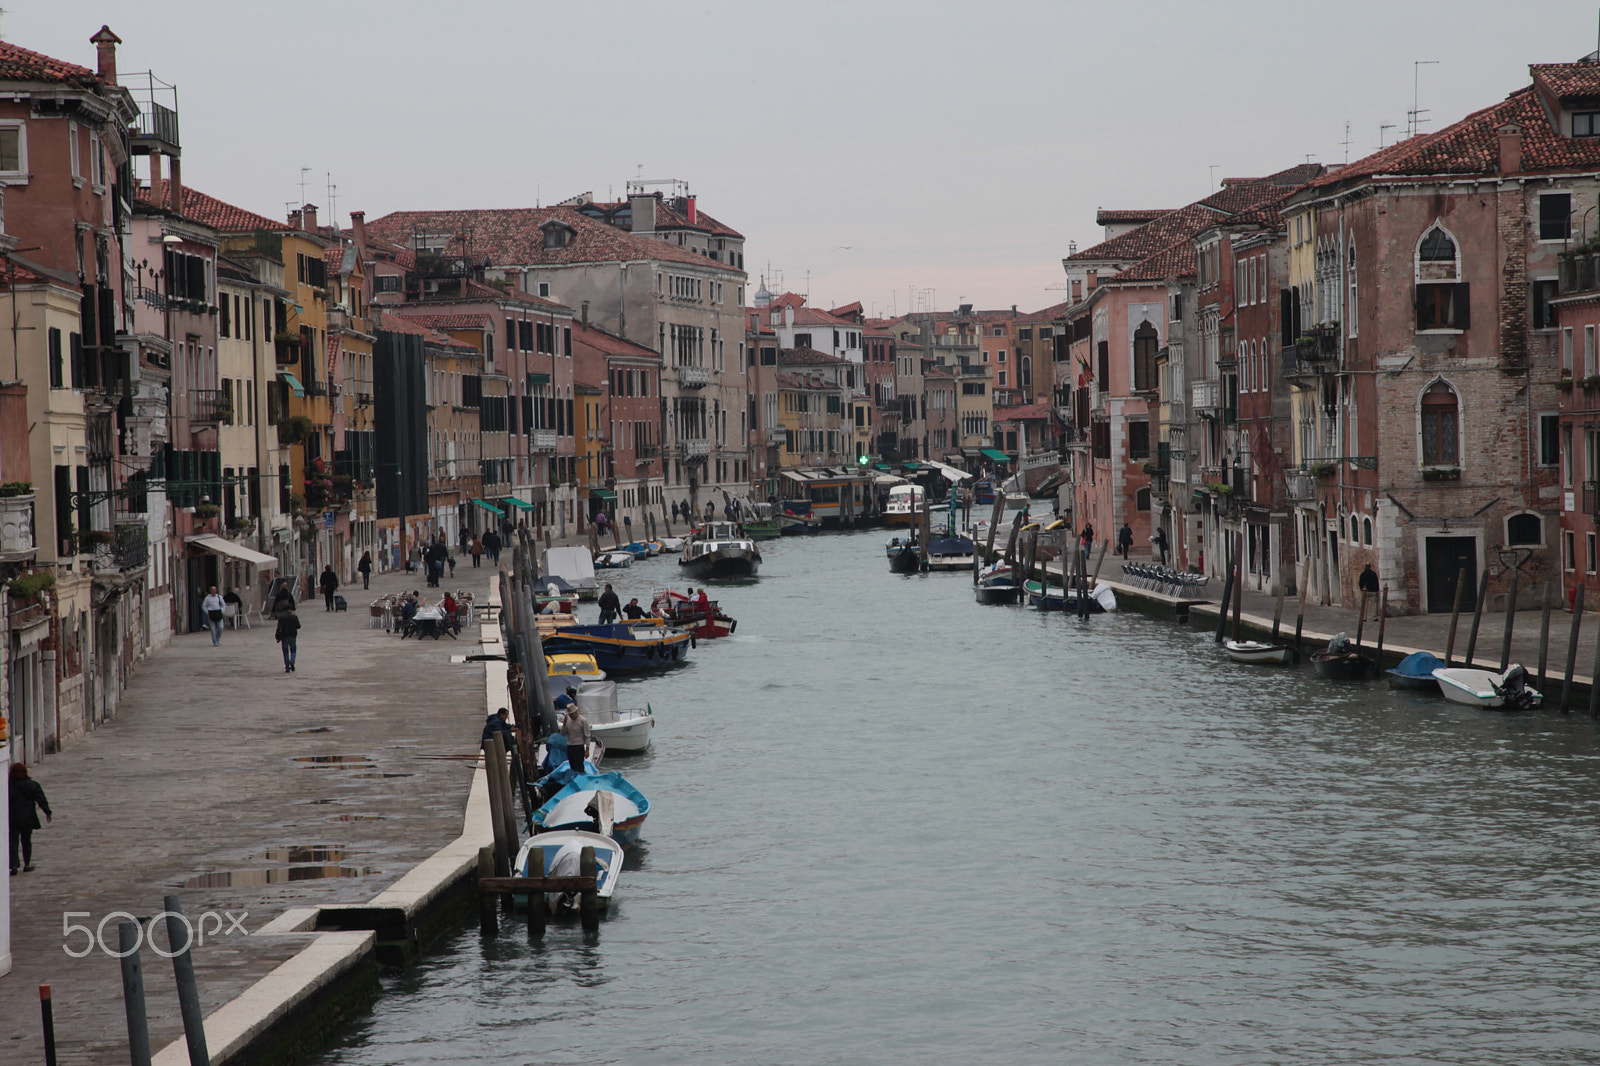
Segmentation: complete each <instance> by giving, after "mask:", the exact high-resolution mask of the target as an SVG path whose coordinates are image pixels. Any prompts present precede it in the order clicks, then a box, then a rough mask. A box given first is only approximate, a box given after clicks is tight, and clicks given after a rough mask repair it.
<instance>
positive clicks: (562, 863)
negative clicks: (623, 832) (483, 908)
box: [512, 829, 622, 914]
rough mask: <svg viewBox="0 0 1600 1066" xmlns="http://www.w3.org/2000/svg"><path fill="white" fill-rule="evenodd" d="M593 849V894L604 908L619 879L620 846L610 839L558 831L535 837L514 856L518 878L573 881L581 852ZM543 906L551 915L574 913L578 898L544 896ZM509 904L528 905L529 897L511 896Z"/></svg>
mask: <svg viewBox="0 0 1600 1066" xmlns="http://www.w3.org/2000/svg"><path fill="white" fill-rule="evenodd" d="M586 847H588V848H593V849H594V890H595V895H596V896H598V897H599V898H600V905H601V906H602V907H604V906H605V905H606V902H607V901H608V900H610V899H611V896H612V894H613V893H615V892H616V890H617V884H618V882H619V881H620V880H621V879H622V845H621V844H619V843H618V842H617V841H615V840H612V839H611V838H610V837H604V836H601V835H600V834H598V833H590V832H587V831H585V830H582V829H561V830H556V831H554V832H549V833H535V834H534V835H533V836H531V837H529V838H528V839H527V840H525V841H523V842H522V850H521V851H519V852H517V862H516V870H517V876H518V877H576V876H578V864H579V862H580V860H581V859H582V857H583V849H584V848H586ZM544 897H545V898H544V901H543V902H544V904H545V906H547V907H549V908H550V912H551V913H552V914H560V913H563V912H565V911H576V910H577V908H578V896H577V893H573V892H546V893H545V894H544ZM512 902H514V903H516V904H518V905H520V906H527V905H528V897H527V896H525V895H514V896H513V897H512Z"/></svg>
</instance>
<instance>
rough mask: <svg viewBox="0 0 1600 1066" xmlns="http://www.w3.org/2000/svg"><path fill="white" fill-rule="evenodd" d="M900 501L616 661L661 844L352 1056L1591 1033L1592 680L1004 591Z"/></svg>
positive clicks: (1470, 1041) (676, 1057)
mask: <svg viewBox="0 0 1600 1066" xmlns="http://www.w3.org/2000/svg"><path fill="white" fill-rule="evenodd" d="M884 536H885V534H884V533H883V532H882V531H875V532H871V533H863V534H859V535H852V536H830V537H814V538H789V539H784V540H781V541H777V542H773V543H772V544H771V545H770V546H764V547H763V553H764V555H765V556H766V564H765V566H764V567H763V570H762V580H761V581H760V582H759V583H756V584H751V585H741V586H736V587H725V588H719V589H717V590H715V591H716V595H717V598H718V599H720V600H721V602H722V605H723V607H724V608H725V609H726V610H727V611H728V613H729V614H731V615H733V616H734V617H736V618H738V619H739V621H740V626H739V634H738V637H737V638H736V639H733V640H724V641H716V642H701V644H700V645H699V647H698V648H697V649H696V651H695V652H694V653H693V657H692V658H691V660H690V664H691V665H690V667H689V668H688V669H685V670H679V671H675V672H673V673H672V674H670V675H665V676H661V677H658V678H650V679H641V680H638V681H628V682H625V683H624V684H623V686H622V688H623V695H624V697H628V696H630V695H632V696H635V697H637V698H636V699H635V702H637V703H639V704H640V705H642V704H643V702H645V701H646V700H648V701H649V702H650V703H651V705H652V706H653V708H654V709H655V712H656V716H657V729H656V741H655V743H656V747H655V751H654V754H653V755H652V756H651V757H650V758H649V759H648V760H647V761H643V760H642V761H639V762H634V763H628V764H620V768H621V769H622V771H623V772H624V773H626V774H627V775H628V776H629V777H630V779H632V780H633V781H634V782H635V783H636V784H638V785H639V787H640V788H641V789H643V790H644V791H645V792H646V793H647V794H648V795H649V796H650V798H651V801H652V804H653V809H652V813H651V816H650V820H649V823H648V824H647V826H646V831H645V833H646V837H647V840H648V845H647V846H648V861H643V862H638V863H633V862H630V866H629V868H628V870H627V875H626V877H625V879H624V880H623V882H622V885H621V889H620V895H619V898H618V899H617V901H616V906H615V907H614V909H613V912H612V914H611V916H610V917H609V918H608V920H607V921H606V923H605V925H604V926H603V928H602V931H601V935H600V937H599V939H598V941H597V942H594V943H588V942H586V941H585V940H584V938H583V936H582V934H581V932H580V931H578V930H577V929H575V928H572V927H569V926H553V927H552V929H551V931H550V933H549V934H548V935H547V937H546V938H545V940H544V941H543V942H542V943H538V944H530V943H528V941H527V940H526V938H525V937H524V936H523V935H522V934H521V932H520V931H518V930H514V929H513V930H505V931H503V932H502V934H501V935H500V936H499V937H498V938H496V939H495V940H494V941H492V942H490V943H487V944H485V943H483V942H481V941H480V940H479V939H478V936H477V934H476V931H475V930H471V931H463V932H462V933H460V934H459V935H457V936H455V937H454V938H452V939H450V940H449V941H448V942H447V943H445V944H444V945H443V946H442V948H441V949H440V950H438V951H436V952H435V953H433V954H431V955H430V956H429V957H428V958H427V959H425V960H424V961H423V962H422V963H420V964H419V965H418V966H416V967H414V968H413V969H411V970H408V971H406V972H404V973H398V974H391V975H390V976H389V977H388V978H387V979H386V983H387V986H388V988H389V991H390V994H389V995H387V996H386V997H384V998H383V999H382V1000H380V1002H379V1003H378V1004H377V1006H376V1007H375V1009H374V1010H373V1012H372V1013H371V1014H370V1015H366V1016H363V1017H362V1018H361V1019H358V1020H356V1021H355V1022H353V1023H352V1024H351V1025H350V1026H349V1027H348V1028H347V1029H346V1031H345V1032H344V1033H343V1035H342V1036H341V1038H340V1042H339V1044H338V1046H337V1047H335V1048H334V1049H332V1050H331V1051H329V1052H328V1053H327V1054H326V1055H325V1056H323V1058H322V1060H321V1061H322V1062H323V1063H324V1064H333V1063H340V1064H344V1063H349V1064H358V1063H359V1064H365V1063H372V1064H379V1063H383V1064H387V1063H432V1062H453V1061H463V1060H467V1059H471V1060H475V1061H481V1062H486V1063H507V1064H512V1063H523V1062H527V1061H530V1056H532V1057H534V1058H536V1059H537V1061H539V1062H541V1063H555V1064H561V1063H582V1064H584V1066H595V1064H600V1063H628V1064H630V1066H631V1064H648V1063H688V1062H694V1063H746V1062H761V1063H770V1064H786V1063H795V1064H802V1063H803V1064H813V1063H857V1062H871V1063H874V1064H879V1063H884V1064H900V1063H904V1064H908V1066H909V1064H923V1063H932V1062H961V1063H966V1062H1005V1063H1007V1064H1019V1063H1041V1064H1044V1063H1050V1064H1056V1063H1060V1062H1064V1061H1070V1062H1084V1063H1163V1064H1171V1063H1227V1064H1235V1063H1237V1064H1247V1063H1248V1064H1252V1066H1254V1064H1284V1066H1290V1064H1293V1066H1300V1064H1304V1063H1310V1062H1317V1063H1363V1064H1367V1063H1386V1064H1420V1063H1460V1062H1516V1063H1519V1064H1523V1063H1528V1064H1547V1063H1579V1062H1585V1063H1586V1062H1590V1061H1593V1058H1594V1054H1595V1049H1596V1048H1597V1047H1600V1021H1597V1019H1596V1016H1595V1012H1594V1011H1593V1004H1594V1002H1595V1001H1596V997H1597V994H1600V969H1597V968H1596V967H1594V966H1593V964H1592V961H1593V958H1592V948H1593V944H1594V943H1596V941H1597V940H1600V908H1596V907H1594V906H1593V905H1592V902H1591V897H1592V884H1593V881H1594V878H1595V872H1596V871H1595V869H1594V861H1593V860H1592V859H1591V858H1590V856H1591V855H1592V854H1593V852H1594V851H1595V830H1594V826H1595V825H1596V824H1597V823H1600V765H1597V762H1600V756H1597V751H1596V745H1595V731H1594V727H1593V725H1592V723H1590V722H1589V721H1588V719H1587V718H1585V717H1582V716H1574V717H1572V718H1570V719H1568V718H1563V717H1561V716H1559V715H1556V714H1550V713H1533V714H1526V715H1517V716H1504V715H1498V714H1492V713H1484V712H1475V711H1473V710H1471V709H1470V708H1458V707H1454V706H1452V705H1446V704H1443V703H1440V702H1438V701H1436V700H1435V701H1429V700H1422V699H1418V698H1416V697H1414V696H1409V695H1395V694H1391V693H1389V692H1388V691H1387V690H1386V689H1384V688H1383V687H1382V686H1381V685H1377V684H1374V685H1362V684H1357V685H1348V686H1334V685H1328V684H1325V683H1321V682H1319V681H1318V680H1317V679H1316V678H1315V677H1313V676H1311V675H1310V673H1309V671H1305V670H1295V669H1280V670H1263V669H1252V668H1249V667H1242V666H1238V665H1236V664H1231V663H1228V662H1225V661H1222V660H1221V657H1220V655H1219V654H1218V652H1217V649H1216V646H1215V644H1214V643H1212V641H1211V639H1210V634H1209V633H1200V632H1196V631H1192V630H1186V629H1180V628H1178V627H1176V626H1173V625H1170V624H1166V623H1161V622H1155V621H1151V620H1148V619H1145V618H1142V617H1139V616H1137V615H1135V614H1129V613H1121V614H1114V615H1107V616H1098V617H1095V618H1092V619H1090V620H1088V621H1087V622H1085V621H1081V620H1078V619H1072V618H1065V617H1061V616H1041V615H1038V614H1035V613H1032V612H1029V611H1027V610H1026V609H1016V608H985V607H978V606H977V605H975V604H974V603H973V602H972V594H971V584H970V581H968V580H966V579H964V578H963V577H962V576H961V575H930V576H926V577H913V578H899V577H894V576H892V575H890V574H889V573H888V571H887V567H886V566H885V564H884V562H883V557H882V551H881V545H882V542H883V539H884ZM609 577H610V579H611V580H612V581H613V582H614V583H615V584H616V586H617V591H618V594H619V595H621V596H622V597H623V598H624V599H627V598H628V597H629V596H632V595H639V596H640V597H641V599H643V598H645V597H646V596H648V595H649V594H650V593H651V591H652V590H653V589H654V588H656V587H659V586H661V585H663V584H668V583H671V582H673V581H675V580H677V575H676V574H675V573H674V568H673V567H672V566H671V561H670V560H665V561H663V560H654V561H647V562H643V563H641V564H639V565H638V566H635V567H633V568H631V569H629V570H625V571H617V572H613V573H612V574H611V575H609ZM679 584H680V586H681V582H679ZM590 609H591V610H592V608H590ZM624 702H625V703H626V702H628V700H627V699H626V698H625V699H624ZM535 1049H536V1050H535Z"/></svg>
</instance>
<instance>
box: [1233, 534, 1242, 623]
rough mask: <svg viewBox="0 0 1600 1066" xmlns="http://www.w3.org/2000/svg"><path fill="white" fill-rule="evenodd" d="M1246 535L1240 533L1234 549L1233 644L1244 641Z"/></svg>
mask: <svg viewBox="0 0 1600 1066" xmlns="http://www.w3.org/2000/svg"><path fill="white" fill-rule="evenodd" d="M1243 615H1244V534H1243V533H1240V534H1239V536H1238V537H1237V538H1235V541H1234V548H1233V642H1234V643H1235V644H1238V643H1239V642H1240V641H1241V640H1243V639H1244V625H1243V622H1242V619H1243Z"/></svg>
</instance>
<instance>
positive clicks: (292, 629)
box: [272, 607, 300, 674]
mask: <svg viewBox="0 0 1600 1066" xmlns="http://www.w3.org/2000/svg"><path fill="white" fill-rule="evenodd" d="M272 639H273V640H276V641H277V642H278V643H279V644H281V645H282V646H283V672H284V673H286V674H292V673H294V660H295V656H296V655H297V654H298V653H299V650H300V648H299V643H300V616H299V615H297V614H295V613H294V608H293V607H290V608H289V609H288V610H287V611H284V612H283V613H282V614H280V615H278V631H277V632H276V633H274V634H273V635H272Z"/></svg>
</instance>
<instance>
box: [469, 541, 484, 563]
mask: <svg viewBox="0 0 1600 1066" xmlns="http://www.w3.org/2000/svg"><path fill="white" fill-rule="evenodd" d="M467 550H468V551H470V552H471V553H472V568H473V569H474V570H476V569H477V568H478V562H479V560H481V559H482V558H483V541H481V540H479V539H478V538H477V537H473V538H472V544H471V546H470V547H469V548H468V549H467Z"/></svg>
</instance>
